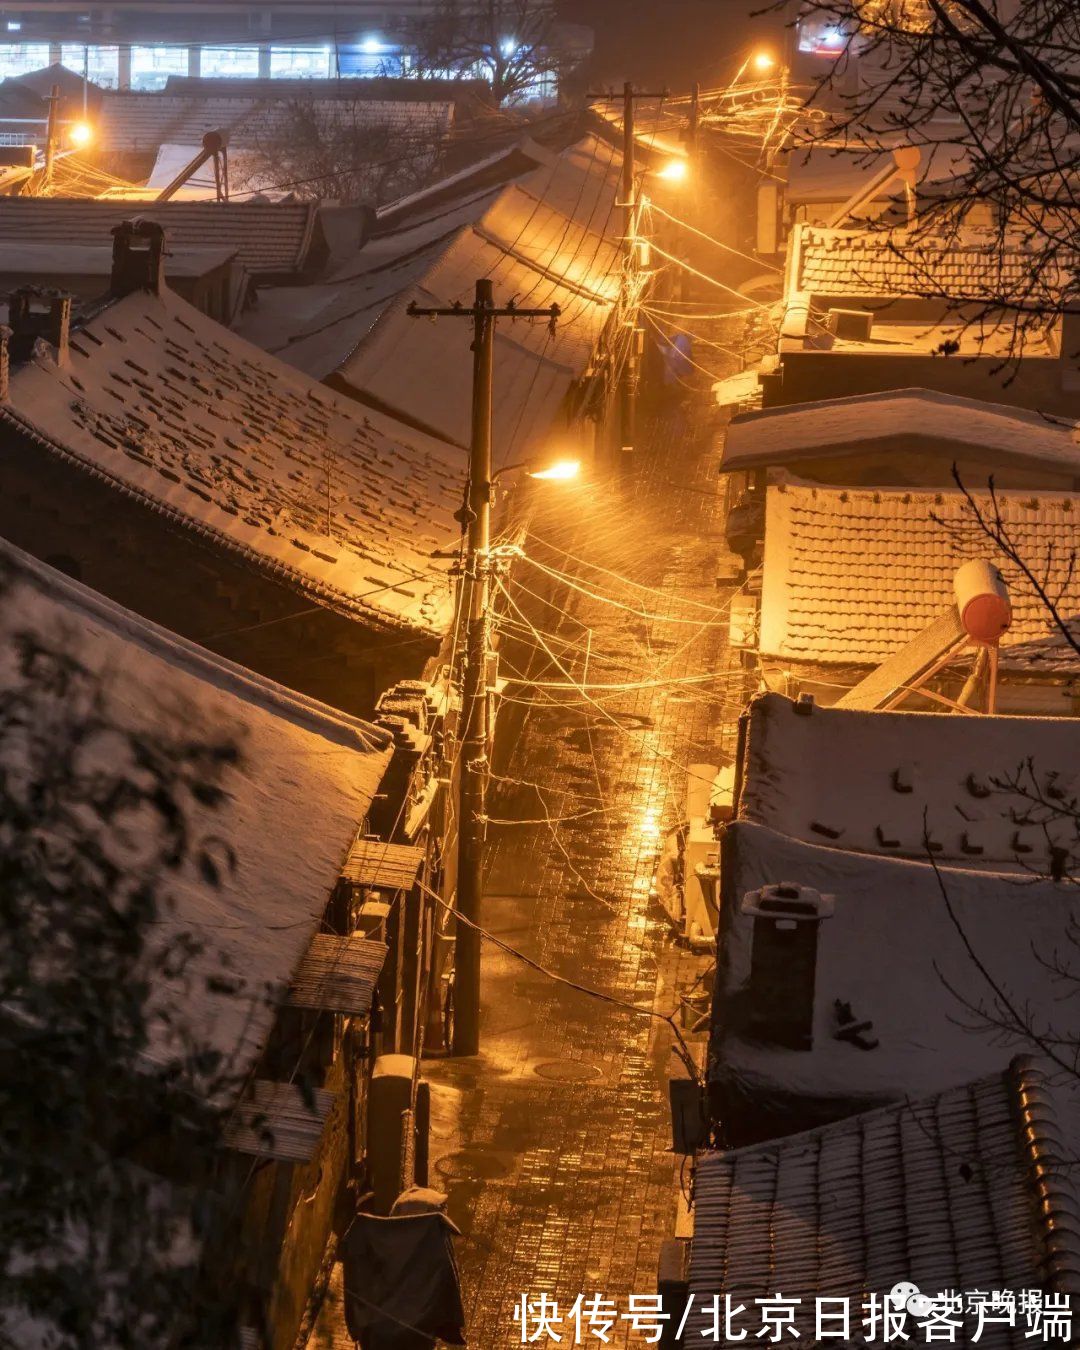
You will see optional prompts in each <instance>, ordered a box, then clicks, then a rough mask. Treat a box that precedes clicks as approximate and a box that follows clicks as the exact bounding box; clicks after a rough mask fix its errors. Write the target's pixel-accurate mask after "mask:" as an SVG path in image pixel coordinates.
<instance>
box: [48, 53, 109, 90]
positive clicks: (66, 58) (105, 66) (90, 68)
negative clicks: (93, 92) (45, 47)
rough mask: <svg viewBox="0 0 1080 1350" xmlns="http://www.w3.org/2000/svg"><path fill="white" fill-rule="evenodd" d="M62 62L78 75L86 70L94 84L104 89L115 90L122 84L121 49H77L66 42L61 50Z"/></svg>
mask: <svg viewBox="0 0 1080 1350" xmlns="http://www.w3.org/2000/svg"><path fill="white" fill-rule="evenodd" d="M60 60H61V61H62V62H63V63H64V65H65V66H67V68H68V70H73V71H74V72H75V74H76V75H81V74H82V73H83V70H84V69H85V71H86V74H87V75H88V76H89V77H90V79H91V80H92V81H93V83H94V84H100V85H101V87H102V88H103V89H115V88H116V86H117V85H118V84H119V82H120V48H119V47H76V46H75V45H73V44H68V43H66V42H65V43H64V45H63V46H62V47H61V48H60ZM84 62H85V65H84Z"/></svg>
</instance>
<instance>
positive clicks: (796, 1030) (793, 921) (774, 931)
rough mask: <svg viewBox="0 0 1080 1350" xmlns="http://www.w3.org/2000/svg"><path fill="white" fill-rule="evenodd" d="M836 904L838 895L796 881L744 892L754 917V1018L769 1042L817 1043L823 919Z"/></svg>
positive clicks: (744, 909)
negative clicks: (815, 1011) (818, 968)
mask: <svg viewBox="0 0 1080 1350" xmlns="http://www.w3.org/2000/svg"><path fill="white" fill-rule="evenodd" d="M833 904H834V898H833V896H831V895H822V894H821V893H820V892H819V891H815V890H812V889H811V888H810V887H809V886H798V885H796V884H795V883H794V882H790V881H782V882H780V883H779V885H775V886H762V887H761V889H760V890H757V891H748V892H747V893H746V895H744V896H743V898H742V903H741V904H740V906H739V909H740V911H741V913H743V914H746V915H749V916H750V917H751V918H752V919H753V939H752V943H751V949H750V982H749V985H748V986H747V996H748V1006H747V1015H748V1024H749V1030H750V1033H751V1035H753V1036H754V1037H755V1038H757V1039H759V1040H762V1041H764V1042H765V1043H766V1044H769V1045H781V1046H784V1047H786V1048H787V1049H790V1050H809V1049H810V1048H811V1046H812V1045H813V1043H814V1000H815V986H816V983H817V949H818V924H819V923H820V922H821V921H822V919H827V918H829V917H830V916H831V914H832V912H833Z"/></svg>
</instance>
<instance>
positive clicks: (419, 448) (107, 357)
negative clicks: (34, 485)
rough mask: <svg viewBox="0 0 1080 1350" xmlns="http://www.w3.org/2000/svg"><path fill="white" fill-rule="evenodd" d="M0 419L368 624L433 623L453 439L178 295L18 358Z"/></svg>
mask: <svg viewBox="0 0 1080 1350" xmlns="http://www.w3.org/2000/svg"><path fill="white" fill-rule="evenodd" d="M0 419H2V420H4V421H6V422H8V423H9V425H14V426H16V427H18V428H19V429H21V430H23V431H24V432H26V433H28V434H29V435H31V436H32V437H33V438H34V439H35V440H37V441H38V443H40V444H42V445H44V446H46V447H48V448H49V449H50V450H52V451H54V452H55V453H57V454H60V455H62V456H64V457H66V458H68V459H69V460H70V461H71V462H74V463H76V464H78V465H79V466H80V467H81V468H83V469H84V470H87V471H89V472H92V473H95V474H96V475H98V476H99V477H101V478H103V479H104V480H105V481H107V482H109V483H110V484H111V485H113V486H115V487H117V488H119V489H120V490H121V491H124V492H125V493H128V494H130V495H132V496H135V497H137V498H138V499H139V500H141V501H143V502H145V503H147V504H149V505H151V506H152V507H153V508H154V509H156V510H160V511H163V512H165V513H166V514H168V515H169V516H170V517H171V518H173V519H174V520H177V521H178V522H180V523H182V524H183V525H185V526H186V527H188V528H191V529H195V530H197V531H199V532H200V533H202V534H203V535H205V536H207V537H208V538H210V539H212V540H213V541H214V542H215V543H216V544H217V545H219V546H221V547H224V548H227V549H229V550H230V551H232V552H235V553H238V554H239V555H241V556H243V557H244V558H245V559H247V560H248V561H250V562H252V563H254V564H256V565H257V566H259V567H260V568H262V569H265V570H266V571H268V572H270V573H271V574H273V575H276V576H280V577H282V578H283V579H285V580H286V581H287V582H288V583H289V584H290V585H294V586H296V587H297V588H298V589H300V590H302V591H303V592H304V593H305V594H307V595H310V596H312V597H313V598H314V599H316V600H317V601H318V602H319V603H321V604H325V605H327V606H328V607H331V608H336V609H338V610H340V611H341V612H343V613H347V614H349V615H351V616H353V617H358V618H362V619H364V620H366V621H367V622H369V623H372V624H374V625H375V626H378V627H384V628H402V627H404V628H407V629H411V630H419V631H421V632H426V633H430V634H432V635H437V634H439V633H441V632H442V631H443V630H444V628H445V625H446V624H447V623H448V622H449V618H450V611H451V594H450V586H449V581H448V578H447V573H446V566H445V564H444V563H442V562H440V561H437V560H435V559H434V558H433V557H432V554H433V553H434V552H435V551H437V550H438V549H441V548H442V547H443V546H444V545H445V544H446V542H447V541H448V540H449V539H452V538H455V537H456V535H457V533H458V527H457V525H456V524H455V522H454V520H453V512H454V511H455V510H456V508H457V505H458V503H459V501H460V493H461V475H462V473H463V465H461V464H460V462H459V455H458V453H457V452H455V451H453V450H451V449H450V448H449V447H447V446H445V445H443V444H441V443H440V442H438V441H435V440H433V439H431V438H427V437H425V436H423V435H422V434H421V433H419V432H413V431H409V430H407V429H406V428H404V427H402V426H401V425H400V424H398V423H396V422H394V421H393V420H392V419H390V418H388V417H385V416H383V415H381V414H379V413H376V412H373V411H371V410H368V409H365V408H362V407H360V406H359V405H358V404H356V403H355V402H354V401H352V400H350V399H348V398H347V397H345V396H344V395H342V394H339V393H336V392H334V391H332V390H330V389H327V388H326V387H325V386H323V385H320V384H318V383H316V382H315V381H313V380H312V379H310V378H309V377H308V376H306V375H303V374H302V373H301V372H299V371H297V370H295V369H293V368H292V367H290V366H288V365H286V364H285V363H283V362H282V361H280V360H278V359H277V358H276V357H273V356H271V355H269V354H267V353H265V352H263V351H261V350H260V349H259V348H257V347H253V346H251V345H250V344H249V343H247V342H245V341H244V340H243V339H242V338H240V337H238V336H237V335H236V334H234V333H231V332H230V331H229V330H228V329H226V328H224V327H222V326H221V325H219V324H217V323H215V322H214V321H213V320H212V319H209V318H207V317H206V316H205V315H203V314H201V313H200V312H199V311H197V310H195V309H194V308H193V307H192V306H190V305H188V304H186V303H185V302H184V301H183V300H181V299H180V298H179V297H178V296H176V295H175V294H173V293H172V292H170V291H167V290H164V291H163V292H162V294H161V295H154V294H151V293H150V292H146V291H138V292H133V293H132V294H130V295H128V296H126V297H125V298H124V299H122V300H118V301H115V302H112V303H110V304H108V305H106V306H105V307H104V308H102V309H100V310H99V311H97V312H96V313H95V314H94V315H93V316H92V317H91V318H89V319H88V320H87V321H86V322H85V324H84V325H83V326H82V327H80V328H79V329H77V330H76V331H75V332H73V334H72V336H71V341H70V356H69V359H68V362H67V363H66V364H64V365H58V364H57V363H56V361H55V360H53V359H51V358H50V357H49V356H48V355H47V354H45V353H43V352H42V351H41V349H40V348H39V350H38V352H37V354H36V355H35V356H34V358H33V359H32V360H30V361H28V362H26V363H25V364H24V365H22V366H20V367H18V368H16V369H14V370H13V372H12V376H11V381H10V396H9V400H8V402H7V403H6V404H4V405H3V406H2V407H0Z"/></svg>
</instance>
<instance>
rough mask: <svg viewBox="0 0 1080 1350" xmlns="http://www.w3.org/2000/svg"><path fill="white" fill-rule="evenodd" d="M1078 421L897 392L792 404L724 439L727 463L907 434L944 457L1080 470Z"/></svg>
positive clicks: (777, 459)
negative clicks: (966, 452)
mask: <svg viewBox="0 0 1080 1350" xmlns="http://www.w3.org/2000/svg"><path fill="white" fill-rule="evenodd" d="M1078 425H1080V424H1078V423H1069V422H1066V421H1065V420H1064V419H1059V418H1051V417H1045V416H1043V415H1042V414H1041V413H1039V412H1036V411H1033V410H1030V409H1027V408H1018V407H1013V406H1010V405H1007V404H1001V403H991V402H985V401H983V400H981V399H974V398H966V397H963V396H962V395H959V394H950V393H943V392H940V391H938V390H933V389H920V388H911V389H895V390H882V391H875V392H873V393H868V394H852V395H848V396H846V397H843V398H828V399H822V400H821V401H820V402H816V403H791V404H786V405H783V406H780V407H774V408H766V409H762V410H761V411H760V412H751V413H744V414H742V415H741V416H738V417H735V418H733V419H732V421H731V423H730V425H729V426H728V429H727V436H726V439H725V443H724V453H723V464H724V467H725V468H730V469H736V468H749V467H751V466H756V465H766V464H785V463H790V462H794V461H797V460H799V459H800V458H803V457H805V456H806V455H808V454H812V453H815V452H820V451H822V450H825V449H827V450H829V451H831V452H834V453H848V454H852V453H858V452H859V451H860V450H862V449H865V448H866V447H867V445H868V444H872V443H874V442H881V441H885V440H895V438H898V437H905V438H908V439H909V440H916V439H917V440H918V441H920V442H925V441H932V442H936V443H937V444H936V447H935V448H936V449H937V450H938V451H939V453H940V454H941V455H942V456H943V457H947V456H949V455H954V454H955V453H956V447H957V446H958V445H965V446H970V447H975V448H977V449H978V450H979V451H980V452H981V457H986V456H988V455H989V454H990V453H992V452H998V453H1000V454H1001V455H1002V456H1004V457H1006V458H1010V459H1011V458H1016V459H1020V460H1024V461H1028V462H1033V463H1040V464H1041V463H1046V464H1050V465H1053V466H1055V467H1056V466H1062V465H1063V466H1066V467H1069V468H1076V469H1078V470H1080V440H1078V435H1077V429H1078Z"/></svg>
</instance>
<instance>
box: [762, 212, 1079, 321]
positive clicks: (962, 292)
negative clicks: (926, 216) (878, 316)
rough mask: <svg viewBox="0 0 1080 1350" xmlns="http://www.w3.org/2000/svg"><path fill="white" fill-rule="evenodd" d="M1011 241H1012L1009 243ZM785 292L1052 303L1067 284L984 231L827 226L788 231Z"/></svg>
mask: <svg viewBox="0 0 1080 1350" xmlns="http://www.w3.org/2000/svg"><path fill="white" fill-rule="evenodd" d="M1010 245H1011V246H1010ZM790 247H791V249H792V253H791V255H790V258H791V259H793V260H794V265H793V267H792V271H791V273H790V275H789V278H788V285H789V290H791V291H795V292H803V293H806V294H808V295H812V296H817V297H823V298H829V299H845V298H847V299H859V298H865V299H885V298H888V297H894V298H895V297H903V296H910V297H916V296H926V295H929V296H935V295H939V294H940V295H943V296H946V297H948V298H950V299H952V300H967V301H971V302H972V303H975V304H979V303H984V302H987V301H1004V302H1006V303H1007V302H1009V301H1012V302H1014V303H1021V302H1023V303H1024V304H1025V305H1027V306H1028V307H1030V308H1034V307H1035V306H1036V304H1037V303H1039V302H1042V303H1044V304H1046V305H1048V306H1049V307H1050V309H1051V312H1052V307H1053V305H1054V303H1055V302H1056V300H1057V298H1058V297H1059V296H1060V292H1061V289H1062V288H1063V287H1065V286H1068V285H1070V284H1071V281H1070V278H1069V276H1068V275H1067V272H1066V271H1065V268H1064V263H1063V264H1062V265H1061V267H1060V268H1054V267H1046V266H1044V265H1043V260H1042V259H1041V257H1040V255H1039V253H1038V252H1037V251H1033V250H1032V249H1030V248H1026V247H1024V244H1023V241H1022V240H1020V239H1019V238H1017V239H1016V240H1013V241H1010V240H1006V241H1005V242H1004V246H1002V241H1000V240H999V239H998V238H997V236H996V235H993V234H992V233H990V232H985V233H980V232H979V231H975V230H972V231H969V232H967V233H966V234H964V235H958V236H957V237H955V238H942V239H938V238H934V237H933V236H931V235H926V236H925V237H923V236H919V235H916V236H915V237H914V238H913V237H912V236H911V235H910V234H908V233H907V232H905V231H896V232H890V231H888V230H880V231H873V230H865V229H828V228H825V227H824V226H818V225H800V226H797V227H796V229H795V230H794V231H793V232H792V242H791V246H790Z"/></svg>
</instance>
